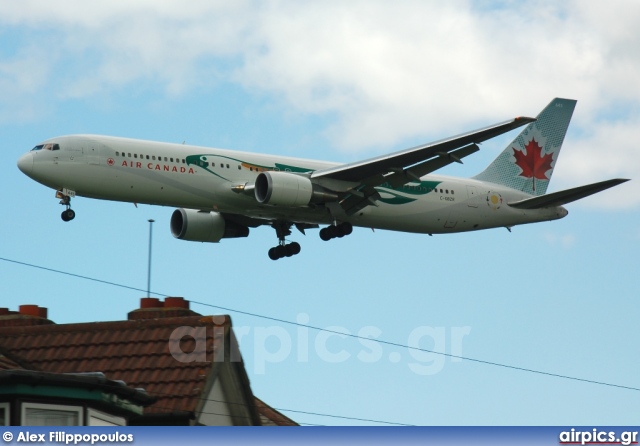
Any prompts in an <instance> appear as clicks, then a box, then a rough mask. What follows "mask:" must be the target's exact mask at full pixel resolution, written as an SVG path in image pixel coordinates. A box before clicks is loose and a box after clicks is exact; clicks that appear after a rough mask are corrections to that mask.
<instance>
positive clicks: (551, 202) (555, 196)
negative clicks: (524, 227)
mask: <svg viewBox="0 0 640 446" xmlns="http://www.w3.org/2000/svg"><path fill="white" fill-rule="evenodd" d="M627 181H629V180H628V179H624V178H616V179H614V180H607V181H601V182H600V183H593V184H587V185H586V186H580V187H574V188H573V189H567V190H561V191H560V192H554V193H552V194H547V195H541V196H539V197H533V198H527V199H525V200H521V201H516V202H514V203H509V206H511V207H512V208H517V209H540V208H550V207H555V206H562V205H563V204H567V203H571V202H572V201H576V200H580V199H581V198H584V197H588V196H589V195H593V194H597V193H598V192H602V191H603V190H606V189H609V188H610V187H613V186H617V185H618V184H622V183H624V182H627Z"/></svg>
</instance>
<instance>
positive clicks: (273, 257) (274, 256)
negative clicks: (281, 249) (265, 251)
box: [269, 248, 280, 260]
mask: <svg viewBox="0 0 640 446" xmlns="http://www.w3.org/2000/svg"><path fill="white" fill-rule="evenodd" d="M269 258H270V259H271V260H278V259H279V258H280V257H278V254H276V248H271V249H270V250H269Z"/></svg>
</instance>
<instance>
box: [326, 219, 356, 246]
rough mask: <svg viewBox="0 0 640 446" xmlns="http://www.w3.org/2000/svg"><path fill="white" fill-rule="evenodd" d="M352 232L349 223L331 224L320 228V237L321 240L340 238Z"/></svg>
mask: <svg viewBox="0 0 640 446" xmlns="http://www.w3.org/2000/svg"><path fill="white" fill-rule="evenodd" d="M352 232H353V226H352V225H351V223H347V222H344V223H340V224H339V225H331V226H327V227H326V228H322V229H320V238H321V239H322V240H324V241H325V242H326V241H329V240H331V239H332V238H340V237H344V236H345V235H349V234H351V233H352Z"/></svg>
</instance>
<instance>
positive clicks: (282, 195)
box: [255, 172, 313, 206]
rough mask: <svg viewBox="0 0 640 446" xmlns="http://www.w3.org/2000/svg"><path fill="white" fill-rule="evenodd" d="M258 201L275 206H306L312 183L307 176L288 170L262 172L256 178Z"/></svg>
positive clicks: (310, 194) (309, 198) (311, 193)
mask: <svg viewBox="0 0 640 446" xmlns="http://www.w3.org/2000/svg"><path fill="white" fill-rule="evenodd" d="M255 196H256V200H257V201H258V203H262V204H272V205H276V206H306V205H308V204H309V203H310V202H311V198H312V197H313V184H312V183H311V180H310V179H309V178H307V177H303V176H301V175H296V174H293V173H288V172H262V173H260V174H259V175H258V177H257V178H256V183H255Z"/></svg>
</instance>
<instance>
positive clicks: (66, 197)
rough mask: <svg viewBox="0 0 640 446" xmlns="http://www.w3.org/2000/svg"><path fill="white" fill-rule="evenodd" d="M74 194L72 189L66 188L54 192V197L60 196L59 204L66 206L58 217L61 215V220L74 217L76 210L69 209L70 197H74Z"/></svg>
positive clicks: (68, 219)
mask: <svg viewBox="0 0 640 446" xmlns="http://www.w3.org/2000/svg"><path fill="white" fill-rule="evenodd" d="M75 195H76V194H75V193H74V192H73V191H70V190H66V189H63V190H62V191H57V192H56V198H60V204H62V205H64V206H65V207H66V209H65V210H64V211H62V214H61V215H60V217H62V221H71V220H73V219H74V218H76V212H75V211H74V210H73V209H71V197H75Z"/></svg>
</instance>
